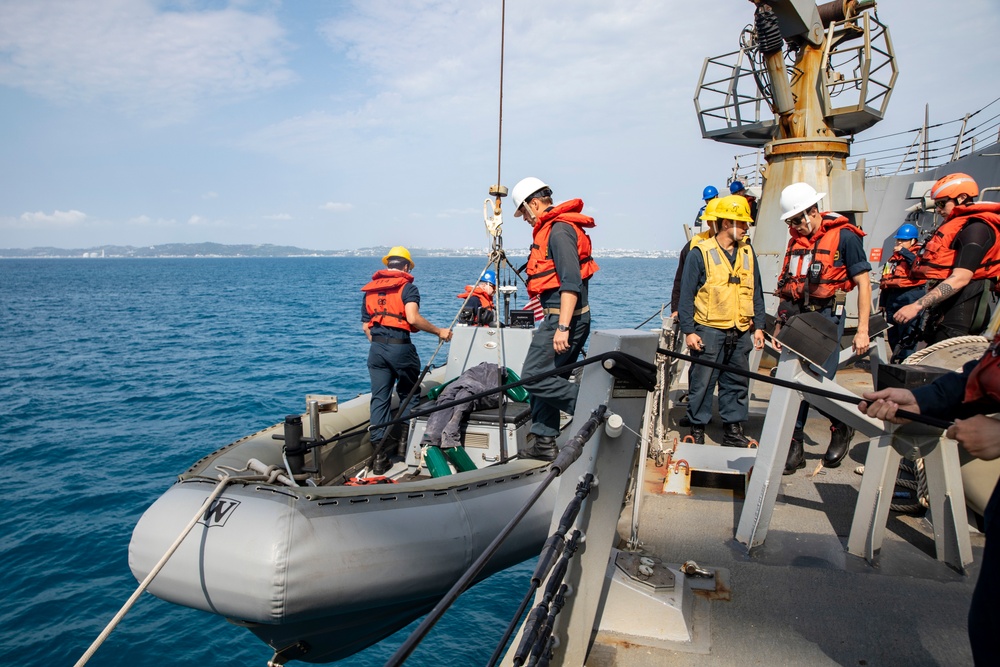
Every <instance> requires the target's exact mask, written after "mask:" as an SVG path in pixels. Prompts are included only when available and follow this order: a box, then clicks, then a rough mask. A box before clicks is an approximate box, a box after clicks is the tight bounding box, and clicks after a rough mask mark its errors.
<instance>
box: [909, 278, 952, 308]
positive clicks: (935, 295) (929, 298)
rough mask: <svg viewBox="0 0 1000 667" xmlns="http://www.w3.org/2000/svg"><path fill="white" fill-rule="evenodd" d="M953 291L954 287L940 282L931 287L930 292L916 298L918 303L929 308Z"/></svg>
mask: <svg viewBox="0 0 1000 667" xmlns="http://www.w3.org/2000/svg"><path fill="white" fill-rule="evenodd" d="M954 293H955V288H954V287H952V286H951V285H949V284H948V283H941V284H940V285H938V286H937V287H935V288H934V289H932V290H931V291H930V292H928V293H927V294H925V295H924V296H922V297H920V298H919V299H917V303H919V304H920V305H921V306H923V307H924V308H930V307H931V306H933V305H935V304H938V303H941V302H942V301H944V300H945V299H947V298H948V297H950V296H951V295H953V294H954Z"/></svg>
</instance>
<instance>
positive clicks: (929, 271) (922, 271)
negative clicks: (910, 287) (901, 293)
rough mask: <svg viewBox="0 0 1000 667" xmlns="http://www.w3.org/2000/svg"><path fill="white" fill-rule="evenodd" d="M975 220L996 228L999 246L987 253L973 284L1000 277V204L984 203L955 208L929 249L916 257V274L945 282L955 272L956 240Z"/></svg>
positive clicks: (930, 240) (931, 239) (929, 244)
mask: <svg viewBox="0 0 1000 667" xmlns="http://www.w3.org/2000/svg"><path fill="white" fill-rule="evenodd" d="M972 220H982V221H983V222H985V223H986V224H988V225H990V226H991V227H993V233H994V234H995V235H996V240H997V243H994V244H993V247H991V248H987V249H986V255H985V256H984V257H983V262H982V264H980V265H979V268H978V269H976V272H975V273H973V274H972V279H973V280H982V279H983V278H996V277H997V276H1000V203H995V202H982V203H979V204H968V205H965V206H956V207H955V209H954V210H953V211H952V212H951V217H949V218H948V219H947V220H945V221H944V222H943V223H941V225H940V226H939V227H938V228H937V229H935V230H934V234H933V235H931V238H930V239H929V240H928V241H927V245H925V246H924V249H923V250H922V251H921V252H920V254H919V255H917V261H916V262H914V264H913V274H914V275H915V276H918V277H922V278H927V279H930V280H944V279H945V278H947V277H948V276H950V275H951V272H952V270H953V269H954V268H955V255H956V253H955V249H954V248H953V247H952V244H953V243H954V242H955V238H956V237H957V236H958V235H959V234H960V233H961V232H962V230H963V229H965V226H966V225H967V224H969V223H970V222H971V221H972Z"/></svg>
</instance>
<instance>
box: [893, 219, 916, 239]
mask: <svg viewBox="0 0 1000 667" xmlns="http://www.w3.org/2000/svg"><path fill="white" fill-rule="evenodd" d="M919 235H920V233H919V232H918V231H917V228H916V226H915V225H911V224H910V223H906V224H905V225H902V226H901V227H900V228H899V230H898V231H897V232H896V238H897V239H901V240H904V241H905V240H906V239H915V238H917V237H918V236H919Z"/></svg>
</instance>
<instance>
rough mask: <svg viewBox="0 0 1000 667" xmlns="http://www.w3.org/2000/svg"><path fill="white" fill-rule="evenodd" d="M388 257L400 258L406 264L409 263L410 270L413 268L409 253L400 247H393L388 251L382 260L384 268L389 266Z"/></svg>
mask: <svg viewBox="0 0 1000 667" xmlns="http://www.w3.org/2000/svg"><path fill="white" fill-rule="evenodd" d="M390 257H402V258H403V259H405V260H406V261H407V262H409V263H410V268H411V269H412V268H413V266H414V265H413V258H412V257H410V251H409V250H407V249H406V248H404V247H403V246H401V245H397V246H393V247H392V249H390V250H389V253H388V254H387V255H386V256H385V257H383V258H382V263H383V264H385V265H386V266H389V258H390Z"/></svg>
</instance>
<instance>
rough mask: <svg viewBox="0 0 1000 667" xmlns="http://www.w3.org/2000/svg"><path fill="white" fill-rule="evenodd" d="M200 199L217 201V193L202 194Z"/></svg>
mask: <svg viewBox="0 0 1000 667" xmlns="http://www.w3.org/2000/svg"><path fill="white" fill-rule="evenodd" d="M201 198H202V199H218V198H219V193H218V192H206V193H205V194H203V195H202V196H201Z"/></svg>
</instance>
